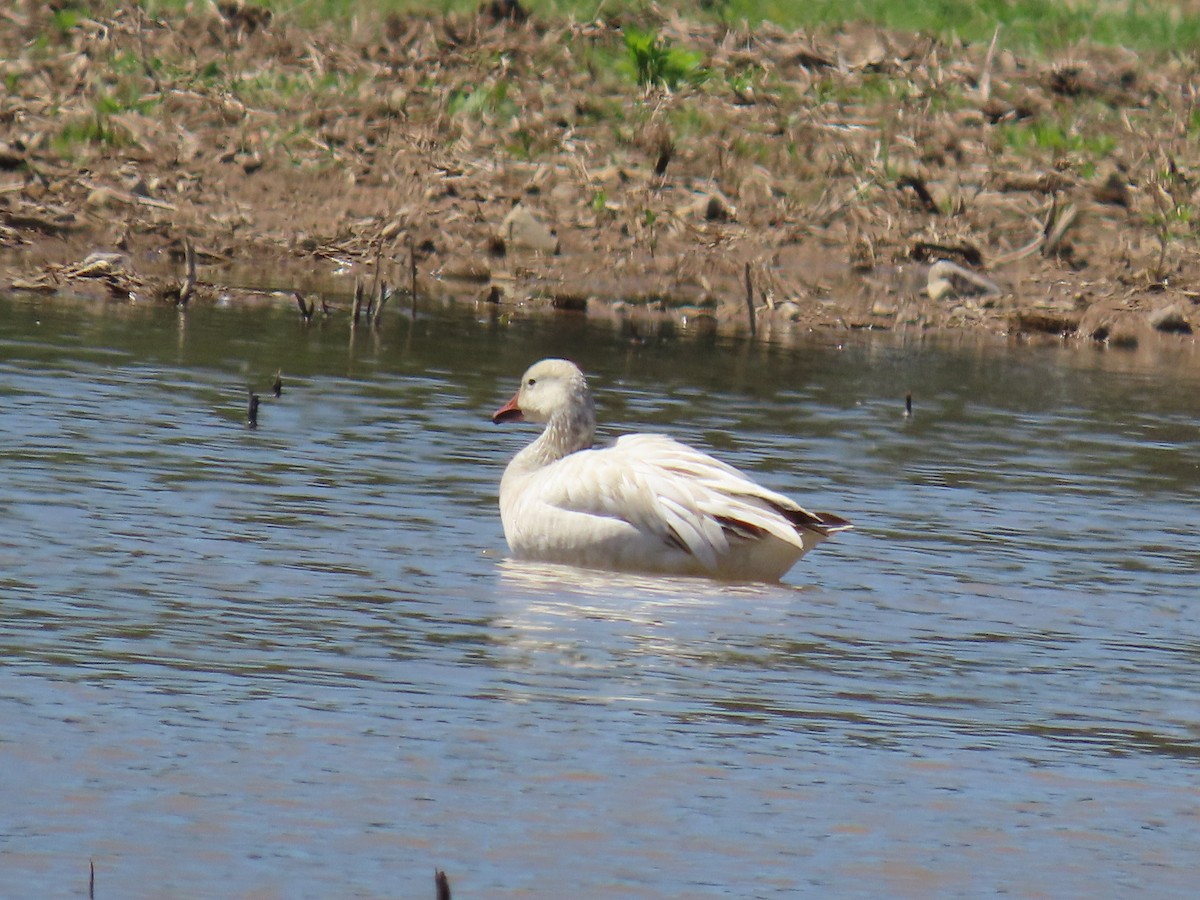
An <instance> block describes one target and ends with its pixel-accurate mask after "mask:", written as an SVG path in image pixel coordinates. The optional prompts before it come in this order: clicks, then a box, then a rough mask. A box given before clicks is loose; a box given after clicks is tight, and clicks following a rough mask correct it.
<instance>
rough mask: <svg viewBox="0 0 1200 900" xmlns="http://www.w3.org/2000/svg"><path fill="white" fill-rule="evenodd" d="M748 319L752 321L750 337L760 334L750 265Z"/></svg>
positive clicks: (747, 267) (747, 293)
mask: <svg viewBox="0 0 1200 900" xmlns="http://www.w3.org/2000/svg"><path fill="white" fill-rule="evenodd" d="M746 318H747V319H749V320H750V337H754V336H755V335H756V334H757V333H758V324H757V323H756V322H755V321H754V280H753V279H752V278H751V275H750V263H746Z"/></svg>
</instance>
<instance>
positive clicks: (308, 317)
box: [292, 291, 324, 325]
mask: <svg viewBox="0 0 1200 900" xmlns="http://www.w3.org/2000/svg"><path fill="white" fill-rule="evenodd" d="M292 296H293V297H295V298H296V305H297V306H298V307H300V318H301V320H303V322H304V324H305V325H307V324H308V323H309V322H311V321H312V317H313V313H314V312H315V311H316V304H313V305H309V304H308V303H307V302H305V300H304V295H303V294H301V293H300V292H299V291H292ZM322 303H324V301H322Z"/></svg>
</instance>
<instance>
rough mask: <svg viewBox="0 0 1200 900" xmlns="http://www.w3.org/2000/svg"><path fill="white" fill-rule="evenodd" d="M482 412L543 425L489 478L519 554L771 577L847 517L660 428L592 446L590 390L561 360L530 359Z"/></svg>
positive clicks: (737, 577)
mask: <svg viewBox="0 0 1200 900" xmlns="http://www.w3.org/2000/svg"><path fill="white" fill-rule="evenodd" d="M492 421H493V422H495V423H496V424H500V423H502V422H523V421H529V422H543V423H545V425H546V428H545V430H544V431H543V432H542V434H541V436H540V437H539V438H538V439H537V440H535V441H534V442H533V443H532V444H530V445H529V446H528V447H526V448H525V449H524V450H522V451H521V452H520V453H518V454H517V455H516V456H515V457H514V458H513V460H512V462H510V463H509V464H508V468H506V469H505V470H504V478H503V479H502V480H501V482H500V518H501V519H502V520H503V522H504V536H505V538H506V539H507V540H508V546H509V549H510V550H511V551H512V553H513V555H514V556H516V557H517V558H519V559H527V560H537V561H540V562H555V563H568V564H570V565H576V566H584V567H588V568H598V569H620V570H623V571H634V572H655V573H663V574H677V575H707V576H710V577H714V578H722V579H728V580H733V581H742V580H748V581H777V580H778V579H779V578H781V577H782V576H783V574H784V573H785V572H787V570H788V569H790V568H791V567H792V566H793V565H794V564H795V563H796V561H797V560H798V559H800V557H801V556H803V555H804V554H805V553H807V552H808V551H809V550H811V549H812V548H813V547H815V546H816V545H817V544H818V543H820V542H821V541H823V540H824V539H825V538H827V537H829V536H830V535H831V534H834V533H835V532H838V531H843V530H845V529H847V528H850V527H851V525H850V523H849V522H847V521H846V520H845V519H842V518H840V517H839V516H835V515H831V514H830V513H811V512H809V511H808V510H806V509H803V508H802V507H800V506H798V505H797V504H796V503H794V502H793V501H792V500H790V499H788V498H787V497H785V496H783V495H782V494H777V493H775V492H774V491H770V490H767V489H766V488H764V487H761V486H759V485H757V484H755V483H754V482H752V481H751V480H750V479H749V478H747V477H746V476H745V475H743V474H742V473H741V472H739V471H738V470H737V469H735V468H733V467H732V466H729V465H726V464H725V463H723V462H720V461H719V460H716V459H713V457H711V456H709V455H708V454H706V453H701V452H700V451H699V450H695V449H693V448H691V447H688V446H686V445H684V444H681V443H679V442H678V441H675V440H672V439H671V438H669V437H666V436H665V435H661V434H634V435H625V436H624V437H621V438H618V439H617V440H616V441H615V442H613V443H612V444H610V445H608V446H605V447H593V446H592V443H593V439H594V437H595V432H596V412H595V407H594V405H593V403H592V394H591V391H589V390H588V386H587V381H586V380H584V377H583V373H582V372H580V371H579V369H578V367H577V366H576V365H575V364H574V363H572V362H568V361H567V360H565V359H544V360H542V361H541V362H539V363H535V364H534V365H533V366H531V367H530V368H529V370H528V371H527V372H526V373H525V374H524V376H523V377H522V378H521V387H520V389H519V390H518V391H517V393H516V395H515V396H514V397H513V398H512V399H511V400H510V401H508V403H506V404H505V405H504V406H502V407H500V409H498V410H496V413H495V415H493V416H492Z"/></svg>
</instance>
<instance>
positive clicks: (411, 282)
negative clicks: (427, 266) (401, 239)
mask: <svg viewBox="0 0 1200 900" xmlns="http://www.w3.org/2000/svg"><path fill="white" fill-rule="evenodd" d="M408 293H409V296H410V297H412V314H413V315H414V316H415V315H416V314H417V247H416V245H415V244H414V243H413V238H412V235H411V234H410V235H409V236H408Z"/></svg>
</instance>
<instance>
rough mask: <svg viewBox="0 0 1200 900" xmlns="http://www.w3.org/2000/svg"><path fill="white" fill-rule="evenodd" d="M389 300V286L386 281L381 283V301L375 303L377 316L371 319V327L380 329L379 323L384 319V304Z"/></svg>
mask: <svg viewBox="0 0 1200 900" xmlns="http://www.w3.org/2000/svg"><path fill="white" fill-rule="evenodd" d="M387 300H388V286H387V282H386V281H381V282H379V299H378V300H377V301H376V302H375V315H374V316H372V317H371V327H372V328H378V327H379V322H380V320H381V319H383V304H385V303H387Z"/></svg>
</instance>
